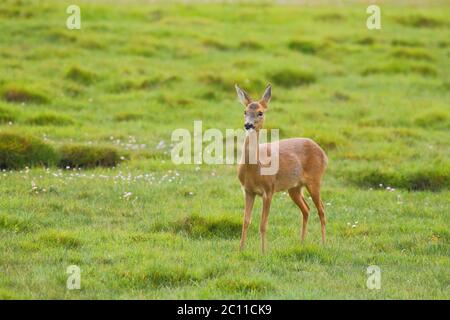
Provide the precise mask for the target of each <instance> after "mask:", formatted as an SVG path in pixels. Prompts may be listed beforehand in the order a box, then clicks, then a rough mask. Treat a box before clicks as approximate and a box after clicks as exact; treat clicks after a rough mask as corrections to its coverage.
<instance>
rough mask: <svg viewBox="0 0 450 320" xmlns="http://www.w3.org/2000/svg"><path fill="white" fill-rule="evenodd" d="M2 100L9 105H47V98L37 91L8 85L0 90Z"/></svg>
mask: <svg viewBox="0 0 450 320" xmlns="http://www.w3.org/2000/svg"><path fill="white" fill-rule="evenodd" d="M0 92H1V95H2V97H3V99H4V100H5V101H7V102H11V103H36V104H44V103H48V102H49V101H50V99H49V98H48V96H47V95H46V94H45V93H43V92H42V91H39V90H38V89H32V88H26V87H22V86H16V85H9V86H7V87H5V88H3V89H1V90H0Z"/></svg>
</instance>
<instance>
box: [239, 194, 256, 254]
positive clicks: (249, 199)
mask: <svg viewBox="0 0 450 320" xmlns="http://www.w3.org/2000/svg"><path fill="white" fill-rule="evenodd" d="M254 203H255V194H253V193H249V192H245V209H244V221H243V222H242V236H241V243H240V250H243V249H244V247H245V241H246V239H247V231H248V227H249V226H250V223H251V219H252V210H253V204H254Z"/></svg>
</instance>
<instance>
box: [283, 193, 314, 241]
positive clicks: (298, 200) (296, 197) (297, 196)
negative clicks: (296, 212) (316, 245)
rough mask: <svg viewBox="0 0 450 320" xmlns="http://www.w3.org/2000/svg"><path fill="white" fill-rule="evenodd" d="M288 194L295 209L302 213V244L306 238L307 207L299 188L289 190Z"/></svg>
mask: <svg viewBox="0 0 450 320" xmlns="http://www.w3.org/2000/svg"><path fill="white" fill-rule="evenodd" d="M288 192H289V196H290V197H291V199H292V201H294V203H295V204H296V205H297V207H299V209H300V211H301V212H302V216H303V224H302V233H301V240H302V242H303V241H305V238H306V230H307V225H308V217H309V206H308V204H307V203H306V201H305V198H304V197H303V194H302V189H301V188H292V189H289V190H288Z"/></svg>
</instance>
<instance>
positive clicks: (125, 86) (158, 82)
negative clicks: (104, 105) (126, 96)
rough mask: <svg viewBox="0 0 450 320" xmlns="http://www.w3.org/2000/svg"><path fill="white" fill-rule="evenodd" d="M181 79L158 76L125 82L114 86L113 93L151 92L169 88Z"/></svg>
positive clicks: (171, 76) (173, 76) (170, 76)
mask: <svg viewBox="0 0 450 320" xmlns="http://www.w3.org/2000/svg"><path fill="white" fill-rule="evenodd" d="M180 80H181V79H180V78H179V77H178V76H176V75H158V76H155V77H152V78H149V79H140V80H134V79H133V80H125V81H122V82H119V83H116V84H114V85H113V88H112V92H117V93H122V92H127V91H133V90H151V89H157V88H161V87H168V86H171V85H173V84H175V83H177V82H179V81H180Z"/></svg>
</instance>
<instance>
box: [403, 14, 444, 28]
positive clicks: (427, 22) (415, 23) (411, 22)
mask: <svg viewBox="0 0 450 320" xmlns="http://www.w3.org/2000/svg"><path fill="white" fill-rule="evenodd" d="M396 21H397V22H398V23H400V24H401V25H404V26H407V27H414V28H438V27H443V26H445V23H444V22H443V21H441V20H438V19H436V18H433V17H427V16H424V15H411V16H404V17H397V18H396Z"/></svg>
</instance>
